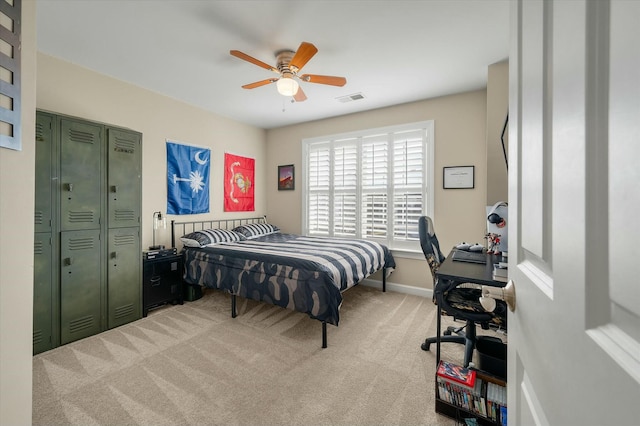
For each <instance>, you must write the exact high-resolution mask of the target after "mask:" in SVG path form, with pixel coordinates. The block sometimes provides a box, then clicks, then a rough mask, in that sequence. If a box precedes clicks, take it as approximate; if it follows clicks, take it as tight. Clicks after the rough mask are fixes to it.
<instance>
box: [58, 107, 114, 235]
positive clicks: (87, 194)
mask: <svg viewBox="0 0 640 426" xmlns="http://www.w3.org/2000/svg"><path fill="white" fill-rule="evenodd" d="M102 131H103V127H102V126H101V125H99V124H94V123H88V122H83V121H76V120H70V119H61V120H60V182H59V185H60V226H61V229H60V230H61V231H69V230H77V229H97V228H99V227H100V211H101V201H102V180H101V170H102V164H103V163H104V160H103V157H102Z"/></svg>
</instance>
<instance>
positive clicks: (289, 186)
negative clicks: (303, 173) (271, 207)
mask: <svg viewBox="0 0 640 426" xmlns="http://www.w3.org/2000/svg"><path fill="white" fill-rule="evenodd" d="M295 179H296V177H295V172H294V167H293V164H288V165H286V166H278V191H290V190H293V189H295V184H296V181H295Z"/></svg>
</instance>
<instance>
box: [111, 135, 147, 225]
mask: <svg viewBox="0 0 640 426" xmlns="http://www.w3.org/2000/svg"><path fill="white" fill-rule="evenodd" d="M107 140H108V145H107V147H108V148H107V149H108V153H109V154H108V157H109V158H108V169H107V170H108V171H107V182H108V183H107V190H108V192H109V196H108V209H109V228H125V227H131V226H140V209H141V203H140V200H141V199H142V161H141V160H142V147H141V142H142V136H141V134H140V133H137V132H132V131H127V130H123V129H114V128H107Z"/></svg>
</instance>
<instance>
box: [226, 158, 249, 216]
mask: <svg viewBox="0 0 640 426" xmlns="http://www.w3.org/2000/svg"><path fill="white" fill-rule="evenodd" d="M255 162H256V160H254V159H253V158H247V157H240V156H239V155H233V154H227V153H225V154H224V211H225V212H248V211H254V210H255V205H254V201H253V185H254V182H253V178H254V175H255Z"/></svg>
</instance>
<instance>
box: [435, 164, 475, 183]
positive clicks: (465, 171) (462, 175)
mask: <svg viewBox="0 0 640 426" xmlns="http://www.w3.org/2000/svg"><path fill="white" fill-rule="evenodd" d="M474 171H475V166H457V167H443V169H442V172H443V176H442V187H443V188H444V189H463V188H473V187H474Z"/></svg>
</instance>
